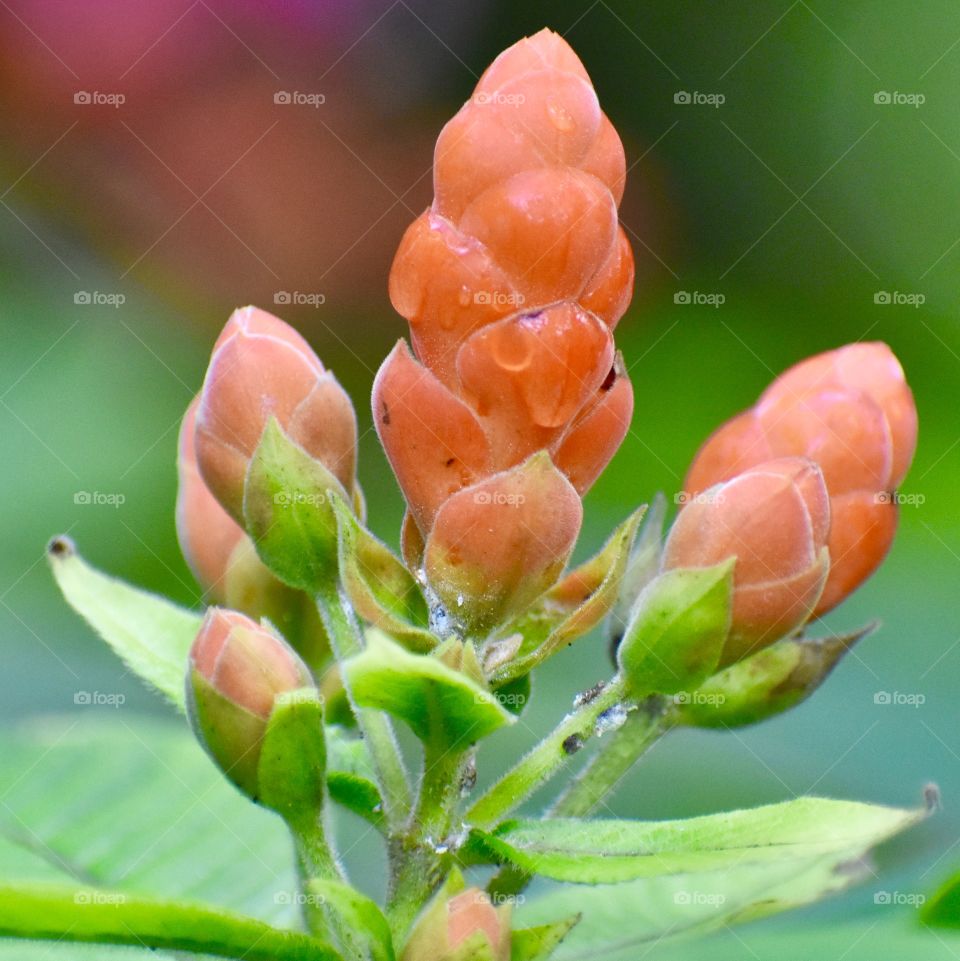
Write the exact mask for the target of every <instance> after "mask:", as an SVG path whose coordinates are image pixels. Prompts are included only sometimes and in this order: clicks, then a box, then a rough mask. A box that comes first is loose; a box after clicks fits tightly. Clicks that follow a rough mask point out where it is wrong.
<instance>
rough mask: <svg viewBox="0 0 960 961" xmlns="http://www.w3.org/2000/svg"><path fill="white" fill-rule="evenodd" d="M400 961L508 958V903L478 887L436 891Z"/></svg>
mask: <svg viewBox="0 0 960 961" xmlns="http://www.w3.org/2000/svg"><path fill="white" fill-rule="evenodd" d="M461 883H462V882H461ZM400 959H401V961H479V959H482V961H509V959H510V905H509V904H506V905H504V906H503V907H501V908H495V907H494V906H493V903H492V902H491V900H490V898H489V897H488V896H487V894H486V893H485V892H484V891H481V890H480V889H479V888H467V889H466V890H465V891H461V892H460V893H459V894H454V895H453V896H450V894H449V892H448V891H446V890H441V891H439V892H438V894H437V895H436V897H435V898H434V900H433V902H431V903H430V904H429V905H428V906H427V908H426V910H425V911H424V912H423V914H422V915H421V916H420V918H419V920H418V921H417V923H416V925H415V926H414V929H413V931H412V932H411V934H410V938H409V939H408V941H407V943H406V945H405V946H404V949H403V953H402V954H401V956H400Z"/></svg>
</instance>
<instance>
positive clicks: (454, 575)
mask: <svg viewBox="0 0 960 961" xmlns="http://www.w3.org/2000/svg"><path fill="white" fill-rule="evenodd" d="M582 519H583V507H582V505H581V503H580V498H579V496H578V495H577V492H576V491H575V490H574V488H573V487H572V485H571V484H570V482H569V481H568V480H567V479H566V478H565V477H564V476H563V474H561V473H560V471H558V470H557V468H556V467H554V466H553V463H552V462H551V460H550V458H549V456H547V454H545V453H540V454H535V455H534V456H533V457H531V458H530V459H529V460H528V461H525V462H524V463H523V464H520V465H519V466H517V467H513V468H511V469H510V470H507V471H503V472H502V473H499V474H494V475H493V476H491V477H487V478H486V479H484V480H482V481H479V482H477V483H476V484H473V485H472V486H470V487H466V488H464V489H463V490H461V491H458V492H457V493H456V494H454V495H453V496H451V497H449V498H448V499H447V500H446V501H445V502H444V503H443V505H442V506H441V508H440V510H439V511H438V512H437V515H436V518H435V520H434V523H433V526H432V528H431V530H430V534H429V536H428V537H427V542H426V551H425V563H424V567H425V570H426V573H427V577H428V579H429V581H430V583H431V585H432V586H433V589H434V590H435V591H436V593H437V595H438V596H439V597H440V600H441V601H442V602H443V603H444V605H445V606H446V608H447V610H448V611H449V613H450V614H451V616H452V617H453V618H454V619H456V620H458V621H461V622H463V623H465V625H466V626H467V627H468V628H469V629H471V630H474V631H478V632H483V631H484V630H488V629H489V628H491V627H493V626H495V625H496V624H498V623H500V622H501V621H502V620H504V619H505V618H506V617H507V616H508V615H509V614H510V613H512V612H513V611H515V610H518V609H521V608H522V607H524V606H525V605H526V604H528V603H529V602H530V601H532V600H533V599H534V598H535V597H536V596H537V595H538V594H540V593H541V592H542V591H544V590H546V588H547V587H549V586H550V585H551V584H552V583H553V582H554V581H556V579H557V578H558V577H559V575H560V572H561V571H562V570H563V568H564V565H565V564H566V562H567V560H568V559H569V557H570V553H571V551H572V550H573V546H574V543H575V542H576V539H577V534H578V533H579V531H580V523H581V521H582Z"/></svg>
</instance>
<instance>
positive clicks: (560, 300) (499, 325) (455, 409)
mask: <svg viewBox="0 0 960 961" xmlns="http://www.w3.org/2000/svg"><path fill="white" fill-rule="evenodd" d="M624 178H625V163H624V154H623V147H622V145H621V143H620V139H619V137H618V136H617V133H616V131H615V130H614V128H613V126H612V125H611V123H610V121H609V120H608V119H607V118H606V117H605V116H604V114H603V112H602V111H601V110H600V106H599V103H598V101H597V96H596V93H595V92H594V89H593V87H592V85H591V83H590V79H589V77H588V76H587V73H586V71H585V70H584V67H583V65H582V64H581V63H580V61H579V59H578V58H577V56H576V54H574V52H573V51H572V50H571V49H570V47H569V46H568V45H567V43H566V42H565V41H564V40H563V39H562V38H561V37H559V36H557V35H556V34H554V33H551V32H550V31H547V30H544V31H541V32H540V33H538V34H537V35H536V36H534V37H530V38H527V39H525V40H522V41H520V42H519V43H517V44H515V45H514V46H513V47H511V48H509V49H508V50H506V51H505V52H504V53H503V54H501V55H500V56H499V57H498V58H497V59H496V60H495V61H494V62H493V64H492V65H491V66H490V67H489V68H488V69H487V71H486V72H485V73H484V75H483V76H482V77H481V79H480V82H479V83H478V85H477V88H476V90H475V91H474V94H473V96H472V98H471V99H470V100H469V101H468V102H467V103H466V104H465V105H464V106H463V107H462V108H461V110H460V111H459V113H457V115H456V116H455V117H454V118H453V119H452V120H451V121H450V122H449V123H448V124H447V125H446V127H445V128H444V129H443V131H442V132H441V134H440V137H439V140H438V141H437V148H436V155H435V158H434V193H435V196H434V201H433V204H432V206H431V207H430V208H429V209H428V210H426V211H425V212H424V213H423V214H422V215H421V216H420V217H419V218H418V219H417V220H416V221H414V223H413V224H412V225H411V226H410V228H409V229H408V230H407V233H406V235H405V236H404V238H403V241H402V242H401V244H400V249H399V251H398V252H397V256H396V259H395V261H394V264H393V269H392V272H391V275H390V296H391V299H392V301H393V304H394V307H395V308H396V309H397V310H398V311H399V313H401V314H402V315H403V316H404V317H405V318H406V319H407V320H408V321H409V323H410V332H411V340H412V343H413V350H414V354H411V352H410V350H409V349H408V348H407V346H406V344H405V343H403V342H401V343H399V344H398V345H397V347H396V348H395V349H394V350H393V352H392V353H391V354H390V356H389V357H388V358H387V360H386V361H385V362H384V364H383V366H382V367H381V369H380V372H379V374H378V376H377V380H376V383H375V385H374V392H373V408H374V417H375V421H376V426H377V430H378V432H379V434H380V438H381V440H382V442H383V445H384V447H385V449H386V451H387V455H388V457H389V459H390V462H391V464H392V466H393V469H394V471H395V473H396V475H397V478H398V480H399V482H400V485H401V487H402V489H403V492H404V495H405V496H406V499H407V504H408V506H409V511H410V518H411V520H410V521H409V522H408V529H407V540H408V544H409V543H410V541H411V540H412V541H416V542H419V544H418V546H421V547H422V550H423V559H424V563H425V568H426V573H427V577H428V578H429V580H430V582H431V584H432V586H433V587H434V589H435V590H436V591H437V593H438V595H439V596H440V598H441V600H443V601H444V602H445V604H446V605H447V606H448V607H450V608H451V613H453V614H454V616H459V618H460V620H461V621H462V622H464V623H465V624H466V625H467V626H468V627H470V628H471V629H478V630H482V629H484V628H487V627H490V626H491V625H492V624H494V623H496V622H498V621H499V620H501V619H502V618H503V617H504V616H506V615H507V614H509V612H510V611H511V610H513V609H515V608H516V607H518V606H519V605H521V604H523V603H525V602H527V601H529V600H530V599H531V597H532V595H534V594H536V593H537V592H539V591H540V590H542V589H544V587H545V586H547V585H548V584H549V583H550V582H551V581H552V580H553V579H555V578H556V576H557V575H558V574H559V572H560V570H561V569H562V567H563V564H564V563H565V561H566V559H567V557H568V555H569V553H570V550H571V549H572V547H573V543H574V541H575V539H576V535H577V533H578V530H579V527H580V522H581V515H582V509H581V505H580V495H581V494H582V493H583V492H584V491H586V489H587V488H588V487H589V486H590V485H591V484H592V483H593V481H594V480H596V478H597V477H598V475H599V474H600V472H601V471H602V470H603V468H604V467H605V466H606V464H607V462H608V461H609V460H610V458H611V457H612V456H613V454H614V453H615V451H616V450H617V447H618V446H619V444H620V442H621V441H622V439H623V437H624V435H625V433H626V431H627V428H628V426H629V422H630V417H631V414H632V407H633V394H632V389H631V386H630V382H629V380H628V379H627V377H626V376H625V373H624V369H623V365H622V363H621V362H620V360H619V358H618V357H617V355H616V352H615V349H614V343H613V333H612V332H613V328H614V327H615V325H616V323H617V321H618V320H619V319H620V317H621V316H622V314H623V313H624V311H625V310H626V308H627V305H628V303H629V301H630V297H631V294H632V287H633V259H632V254H631V251H630V245H629V243H628V241H627V238H626V236H625V234H624V232H623V230H622V228H621V227H620V226H619V224H618V221H617V207H618V204H619V202H620V199H621V196H622V194H623V186H624ZM414 355H415V356H414ZM411 525H415V527H414V526H411ZM411 535H413V536H412V537H411ZM478 591H482V592H483V595H484V596H483V597H482V598H480V597H478V595H477V592H478Z"/></svg>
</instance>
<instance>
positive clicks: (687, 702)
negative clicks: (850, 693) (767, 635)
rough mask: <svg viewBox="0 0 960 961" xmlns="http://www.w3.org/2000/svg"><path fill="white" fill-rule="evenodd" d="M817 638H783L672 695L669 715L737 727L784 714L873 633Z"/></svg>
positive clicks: (693, 723) (698, 724)
mask: <svg viewBox="0 0 960 961" xmlns="http://www.w3.org/2000/svg"><path fill="white" fill-rule="evenodd" d="M876 627H877V625H876V624H868V625H867V626H866V627H863V628H861V629H860V630H858V631H853V632H851V633H849V634H843V635H838V636H834V637H823V638H805V637H789V638H785V639H784V640H782V641H778V642H777V643H776V644H772V645H770V647H766V648H764V649H763V650H761V651H758V652H757V653H756V654H751V655H750V656H749V657H747V658H744V659H743V660H742V661H738V662H737V663H736V664H731V665H730V667H728V668H726V669H725V670H722V671H720V672H719V673H717V674H714V676H713V677H711V678H709V679H708V680H707V681H706V682H705V683H704V684H703V685H702V686H701V687H700V688H699V690H696V691H684V692H683V693H682V694H680V695H677V696H676V700H675V703H676V710H675V717H676V719H677V721H678V722H679V723H680V724H686V725H689V726H691V727H719V728H727V727H743V726H744V725H747V724H756V723H757V722H758V721H763V720H766V719H767V718H769V717H773V716H774V715H775V714H780V713H782V712H783V711H786V710H789V709H790V708H791V707H794V706H795V705H797V704H799V703H800V702H801V701H803V700H805V699H806V698H808V697H810V695H811V694H813V692H814V691H815V690H817V688H818V687H819V686H820V685H821V684H822V683H823V681H824V680H826V678H827V676H828V675H829V674H830V672H831V671H832V670H833V669H834V667H836V666H837V664H838V663H839V661H840V659H841V658H842V657H843V656H844V654H846V653H847V651H849V650H850V648H851V647H853V645H854V644H856V643H857V642H858V641H860V640H862V639H863V638H864V637H866V636H867V635H868V634H871V633H872V632H873V631H874V630H875V629H876Z"/></svg>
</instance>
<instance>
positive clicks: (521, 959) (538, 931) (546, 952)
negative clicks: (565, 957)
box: [510, 914, 580, 961]
mask: <svg viewBox="0 0 960 961" xmlns="http://www.w3.org/2000/svg"><path fill="white" fill-rule="evenodd" d="M579 922H580V915H579V914H575V915H574V916H573V917H572V918H566V919H564V920H563V921H554V922H553V923H552V924H540V925H537V927H535V928H515V929H514V930H513V931H511V932H510V961H547V959H548V958H549V957H550V956H551V955H552V954H553V952H554V951H555V950H556V949H557V948H558V947H559V945H560V944H561V943H562V941H563V939H564V938H565V937H566V936H567V935H568V934H569V933H570V932H571V931H572V930H573V929H574V927H576V925H577V924H579Z"/></svg>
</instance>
